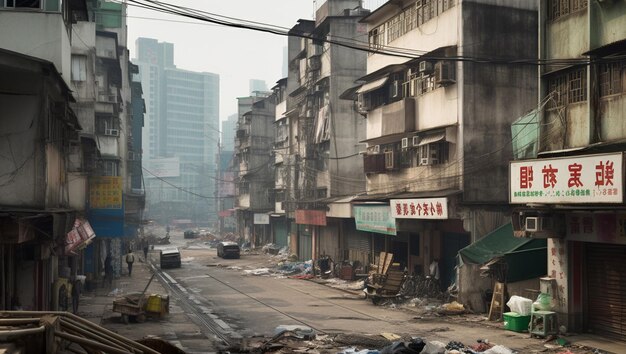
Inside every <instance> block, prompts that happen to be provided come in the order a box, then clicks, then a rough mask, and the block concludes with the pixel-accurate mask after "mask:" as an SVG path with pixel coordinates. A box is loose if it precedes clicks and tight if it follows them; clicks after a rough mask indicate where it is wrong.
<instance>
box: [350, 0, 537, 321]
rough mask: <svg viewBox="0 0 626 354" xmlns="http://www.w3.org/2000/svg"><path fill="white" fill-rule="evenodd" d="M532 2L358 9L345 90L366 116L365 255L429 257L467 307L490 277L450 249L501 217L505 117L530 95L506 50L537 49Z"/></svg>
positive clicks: (524, 74)
mask: <svg viewBox="0 0 626 354" xmlns="http://www.w3.org/2000/svg"><path fill="white" fill-rule="evenodd" d="M536 6H537V4H536V3H535V2H530V1H480V0H476V1H473V0H472V1H469V0H468V1H458V0H453V1H436V0H423V1H412V0H404V1H395V0H394V1H388V2H386V3H385V4H384V5H382V6H381V7H379V8H378V9H376V10H375V11H373V12H372V13H371V14H370V15H368V16H366V17H365V18H363V19H362V20H361V23H363V24H366V25H367V31H368V34H369V46H370V49H371V50H373V51H374V52H372V53H370V54H369V55H368V57H367V74H366V75H365V76H364V77H362V78H361V82H363V84H362V85H360V86H357V87H355V88H353V89H352V90H350V91H348V92H346V96H350V95H351V94H352V97H354V98H355V99H356V101H357V105H358V109H359V111H361V112H362V114H364V115H365V116H366V122H367V123H366V125H367V128H366V138H365V139H364V142H366V143H367V151H366V153H365V154H364V155H363V157H362V158H363V161H364V172H365V175H366V180H367V193H366V194H364V195H360V196H358V197H356V198H355V199H354V200H353V201H352V204H353V208H354V209H353V212H354V217H355V219H356V225H357V229H360V230H366V231H369V232H370V233H371V235H372V239H371V247H372V252H373V254H374V255H376V254H378V252H380V251H387V252H392V253H393V254H394V261H395V262H399V263H400V264H401V265H403V266H405V267H407V268H408V269H409V270H410V271H414V272H416V273H420V274H428V273H429V266H430V265H431V263H432V262H433V261H436V262H437V263H438V266H439V269H440V283H441V287H442V289H445V288H447V287H448V286H449V285H451V284H452V283H453V282H456V283H457V284H458V286H459V289H460V290H461V294H460V295H461V296H460V299H461V301H462V302H463V303H464V304H466V305H469V306H470V307H471V308H473V309H482V308H483V304H482V298H481V293H482V291H484V290H485V288H488V287H489V283H485V284H481V283H480V281H477V279H479V276H478V272H476V271H467V269H471V268H470V267H464V268H465V270H463V268H461V270H460V271H457V261H456V260H457V254H458V252H459V250H461V249H463V248H464V247H466V246H468V245H470V244H471V243H473V242H475V241H477V240H478V239H480V238H482V237H483V236H484V235H486V234H488V233H489V232H491V231H492V230H494V229H496V228H498V227H499V226H501V225H503V224H505V223H507V222H508V220H510V212H509V207H508V200H507V182H506V180H507V175H508V161H509V159H510V157H511V148H510V145H511V133H510V126H511V123H512V122H513V120H514V119H515V117H517V116H519V115H521V114H522V113H524V112H526V111H528V110H530V109H532V108H533V107H535V106H536V90H537V83H536V66H533V65H526V66H522V65H513V64H508V63H506V59H507V58H534V57H536V48H537V44H536V43H537V39H536V37H535V35H534V33H536V29H537V11H536ZM529 33H530V34H531V35H529ZM396 48H404V53H398V52H397V50H396ZM386 54H391V55H386ZM407 54H408V56H407ZM479 58H482V59H485V60H483V61H481V60H473V59H479ZM466 59H467V60H466ZM514 112H515V113H514ZM372 202H375V203H379V204H377V205H372V204H363V203H372ZM510 237H512V235H510ZM544 248H545V246H544ZM539 275H541V274H538V275H537V274H532V275H531V276H533V277H536V276H539ZM482 287H484V288H482Z"/></svg>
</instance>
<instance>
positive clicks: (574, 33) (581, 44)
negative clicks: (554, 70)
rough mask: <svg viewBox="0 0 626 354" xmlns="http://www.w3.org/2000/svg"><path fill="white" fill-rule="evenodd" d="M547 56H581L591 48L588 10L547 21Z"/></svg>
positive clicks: (548, 57) (547, 57) (549, 57)
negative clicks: (587, 29)
mask: <svg viewBox="0 0 626 354" xmlns="http://www.w3.org/2000/svg"><path fill="white" fill-rule="evenodd" d="M546 24H547V26H546V28H545V30H546V33H545V58H546V59H551V58H555V59H556V58H579V57H581V56H582V53H584V52H586V51H587V50H588V48H589V31H586V30H581V29H586V28H589V27H588V26H587V11H579V12H575V13H572V14H569V15H567V16H564V17H562V18H558V19H556V20H554V21H550V22H547V23H546Z"/></svg>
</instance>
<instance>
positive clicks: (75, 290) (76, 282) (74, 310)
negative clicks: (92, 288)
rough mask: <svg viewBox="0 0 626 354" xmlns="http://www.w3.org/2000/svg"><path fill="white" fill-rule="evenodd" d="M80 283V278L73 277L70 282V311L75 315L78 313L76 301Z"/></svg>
mask: <svg viewBox="0 0 626 354" xmlns="http://www.w3.org/2000/svg"><path fill="white" fill-rule="evenodd" d="M82 285H83V283H82V282H81V281H80V280H78V279H74V283H73V284H72V313H73V314H75V315H76V314H77V313H78V301H79V300H80V293H81V287H82Z"/></svg>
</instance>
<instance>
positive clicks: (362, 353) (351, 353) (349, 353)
mask: <svg viewBox="0 0 626 354" xmlns="http://www.w3.org/2000/svg"><path fill="white" fill-rule="evenodd" d="M339 354H380V352H379V351H378V350H372V349H363V350H356V348H348V349H344V350H343V351H342V352H339Z"/></svg>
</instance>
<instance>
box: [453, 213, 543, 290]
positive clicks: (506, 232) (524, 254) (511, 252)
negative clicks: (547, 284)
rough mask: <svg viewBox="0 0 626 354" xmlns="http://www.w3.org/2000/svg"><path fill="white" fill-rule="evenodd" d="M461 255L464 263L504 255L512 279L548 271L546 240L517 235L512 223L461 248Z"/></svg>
mask: <svg viewBox="0 0 626 354" xmlns="http://www.w3.org/2000/svg"><path fill="white" fill-rule="evenodd" d="M459 256H460V257H461V259H462V262H464V263H472V264H479V265H481V264H485V263H487V262H489V261H490V260H492V259H494V258H496V257H504V260H505V261H506V264H507V268H508V269H507V273H506V281H507V282H509V283H511V282H516V281H521V280H527V279H534V278H537V277H541V276H544V275H546V273H547V271H548V269H547V268H548V252H547V241H546V240H545V239H532V238H519V237H515V236H513V226H512V225H511V224H510V223H509V224H506V225H503V226H501V227H499V228H497V229H495V230H494V231H492V232H491V233H489V234H487V235H486V236H485V237H483V238H481V239H480V240H478V241H476V242H474V243H473V244H471V245H469V246H467V247H465V248H463V249H461V250H460V251H459Z"/></svg>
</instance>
